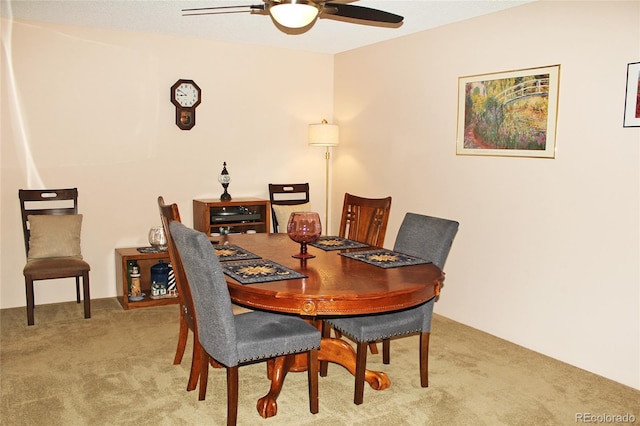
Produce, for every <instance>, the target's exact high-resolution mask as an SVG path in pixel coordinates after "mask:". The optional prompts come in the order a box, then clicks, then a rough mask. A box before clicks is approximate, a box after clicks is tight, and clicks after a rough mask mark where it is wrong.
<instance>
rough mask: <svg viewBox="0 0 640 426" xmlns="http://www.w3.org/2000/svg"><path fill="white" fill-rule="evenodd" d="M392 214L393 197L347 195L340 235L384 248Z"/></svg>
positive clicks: (373, 350)
mask: <svg viewBox="0 0 640 426" xmlns="http://www.w3.org/2000/svg"><path fill="white" fill-rule="evenodd" d="M390 212H391V197H386V198H364V197H358V196H357V195H352V194H349V193H345V194H344V204H343V206H342V216H341V219H340V231H339V232H338V235H339V236H340V237H343V238H347V239H349V240H353V241H358V242H360V243H364V244H369V245H371V246H376V247H382V246H383V244H384V236H385V234H386V233H387V223H388V222H389V214H390ZM335 333H336V336H338V337H340V332H339V331H338V330H335ZM369 348H370V349H371V353H373V354H377V353H378V348H377V346H376V344H375V343H371V344H370V345H369Z"/></svg>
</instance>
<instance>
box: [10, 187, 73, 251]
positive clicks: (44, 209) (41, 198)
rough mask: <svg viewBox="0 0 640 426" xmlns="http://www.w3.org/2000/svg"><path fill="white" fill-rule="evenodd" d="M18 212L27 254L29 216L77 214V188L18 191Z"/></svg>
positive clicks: (29, 231) (29, 234) (29, 232)
mask: <svg viewBox="0 0 640 426" xmlns="http://www.w3.org/2000/svg"><path fill="white" fill-rule="evenodd" d="M18 197H19V198H20V211H21V213H22V231H23V234H24V248H25V252H26V254H27V255H28V254H29V239H30V237H31V230H30V227H29V218H28V217H29V216H30V215H70V214H78V188H67V189H20V190H19V191H18Z"/></svg>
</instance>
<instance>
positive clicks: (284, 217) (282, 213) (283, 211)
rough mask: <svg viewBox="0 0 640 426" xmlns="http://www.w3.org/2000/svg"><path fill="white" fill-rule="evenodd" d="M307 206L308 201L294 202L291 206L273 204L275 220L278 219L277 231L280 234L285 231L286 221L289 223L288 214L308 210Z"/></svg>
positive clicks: (308, 206)
mask: <svg viewBox="0 0 640 426" xmlns="http://www.w3.org/2000/svg"><path fill="white" fill-rule="evenodd" d="M309 208H310V204H309V203H304V204H296V205H293V206H281V205H277V204H273V211H274V212H275V213H276V220H277V221H278V232H279V233H281V234H286V233H287V223H289V216H291V213H293V212H308V211H309Z"/></svg>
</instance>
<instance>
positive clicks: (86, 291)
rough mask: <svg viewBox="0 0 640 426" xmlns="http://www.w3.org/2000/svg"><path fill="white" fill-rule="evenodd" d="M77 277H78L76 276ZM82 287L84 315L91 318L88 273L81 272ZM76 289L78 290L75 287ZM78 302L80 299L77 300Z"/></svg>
mask: <svg viewBox="0 0 640 426" xmlns="http://www.w3.org/2000/svg"><path fill="white" fill-rule="evenodd" d="M76 279H78V277H76ZM82 289H83V291H84V317H85V319H86V318H91V295H90V294H89V273H88V272H85V273H84V274H82ZM76 290H78V289H77V288H76ZM78 297H79V296H78ZM78 303H80V300H78Z"/></svg>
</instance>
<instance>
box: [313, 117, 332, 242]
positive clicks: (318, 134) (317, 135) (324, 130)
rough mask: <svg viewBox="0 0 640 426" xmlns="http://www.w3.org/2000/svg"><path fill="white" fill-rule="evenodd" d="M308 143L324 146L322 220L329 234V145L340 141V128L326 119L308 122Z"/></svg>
mask: <svg viewBox="0 0 640 426" xmlns="http://www.w3.org/2000/svg"><path fill="white" fill-rule="evenodd" d="M308 139H309V145H310V146H324V147H326V152H325V154H324V159H325V178H324V183H325V193H324V208H325V210H324V221H325V235H329V159H330V158H331V157H330V153H329V147H331V146H337V145H338V144H339V143H340V129H339V128H338V125H337V124H329V123H327V120H322V123H316V124H309V138H308Z"/></svg>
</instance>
